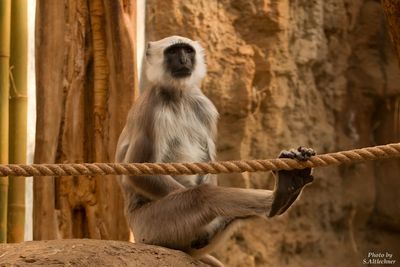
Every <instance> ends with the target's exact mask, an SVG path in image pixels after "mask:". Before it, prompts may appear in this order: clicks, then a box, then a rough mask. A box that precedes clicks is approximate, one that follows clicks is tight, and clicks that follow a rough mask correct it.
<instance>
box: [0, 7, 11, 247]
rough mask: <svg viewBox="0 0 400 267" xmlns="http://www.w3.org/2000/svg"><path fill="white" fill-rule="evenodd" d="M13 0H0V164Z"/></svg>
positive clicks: (2, 231) (2, 208) (0, 222)
mask: <svg viewBox="0 0 400 267" xmlns="http://www.w3.org/2000/svg"><path fill="white" fill-rule="evenodd" d="M10 21H11V0H4V1H1V2H0V37H1V41H0V164H8V136H9V134H8V120H9V118H8V108H9V104H8V98H9V63H10ZM7 194H8V177H0V243H5V242H7V199H8V196H7Z"/></svg>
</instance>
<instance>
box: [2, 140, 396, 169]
mask: <svg viewBox="0 0 400 267" xmlns="http://www.w3.org/2000/svg"><path fill="white" fill-rule="evenodd" d="M395 157H400V143H394V144H387V145H382V146H375V147H365V148H361V149H354V150H347V151H340V152H335V153H328V154H321V155H316V156H313V157H311V158H310V159H309V160H307V161H298V160H293V159H286V158H279V159H261V160H260V159H259V160H237V161H215V162H208V163H205V162H199V163H82V164H78V163H72V164H8V165H0V176H69V175H72V176H78V175H109V174H112V175H118V174H126V175H160V174H170V175H180V174H207V173H213V174H216V173H240V172H257V171H262V172H265V171H275V170H292V169H304V168H309V167H324V166H329V165H339V164H349V163H355V162H361V161H368V160H378V159H385V158H395Z"/></svg>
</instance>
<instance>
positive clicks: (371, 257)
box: [363, 251, 397, 265]
mask: <svg viewBox="0 0 400 267" xmlns="http://www.w3.org/2000/svg"><path fill="white" fill-rule="evenodd" d="M396 262H397V261H396V259H395V258H394V255H393V253H390V252H373V251H370V252H368V255H367V257H366V258H364V259H363V264H388V265H394V264H395V263H396Z"/></svg>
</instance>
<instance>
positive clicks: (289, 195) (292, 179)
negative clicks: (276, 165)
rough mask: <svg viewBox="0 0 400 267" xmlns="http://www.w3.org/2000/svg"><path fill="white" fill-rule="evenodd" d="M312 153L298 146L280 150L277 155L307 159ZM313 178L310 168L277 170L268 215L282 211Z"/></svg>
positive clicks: (312, 151)
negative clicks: (289, 149)
mask: <svg viewBox="0 0 400 267" xmlns="http://www.w3.org/2000/svg"><path fill="white" fill-rule="evenodd" d="M314 155H315V152H314V150H312V149H310V148H304V147H299V148H298V149H297V150H291V151H282V152H281V154H280V155H279V157H280V158H291V159H297V160H307V159H309V158H310V157H312V156H314ZM313 180H314V178H313V177H312V175H311V168H306V169H302V170H291V171H285V170H282V171H278V173H277V175H276V180H275V190H274V201H273V203H272V208H271V211H270V213H269V214H268V217H273V216H275V215H280V214H282V213H284V212H285V211H286V210H287V209H288V208H289V207H290V206H291V205H292V204H293V202H294V201H295V200H296V199H297V197H298V196H299V194H300V192H301V190H302V189H303V188H304V186H305V185H306V184H308V183H311V182H312V181H313Z"/></svg>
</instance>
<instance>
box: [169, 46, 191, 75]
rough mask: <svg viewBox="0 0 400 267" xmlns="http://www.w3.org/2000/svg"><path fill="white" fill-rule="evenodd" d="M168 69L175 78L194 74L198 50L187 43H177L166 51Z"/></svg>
mask: <svg viewBox="0 0 400 267" xmlns="http://www.w3.org/2000/svg"><path fill="white" fill-rule="evenodd" d="M164 60H165V61H164V62H165V64H166V69H167V70H168V71H169V72H170V74H171V76H172V77H174V78H186V77H189V76H190V75H192V72H193V70H194V67H195V63H196V62H195V60H196V51H195V50H194V48H193V47H192V46H191V45H189V44H186V43H177V44H173V45H171V46H169V47H168V48H167V49H165V51H164Z"/></svg>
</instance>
